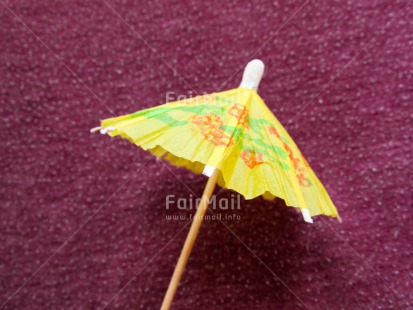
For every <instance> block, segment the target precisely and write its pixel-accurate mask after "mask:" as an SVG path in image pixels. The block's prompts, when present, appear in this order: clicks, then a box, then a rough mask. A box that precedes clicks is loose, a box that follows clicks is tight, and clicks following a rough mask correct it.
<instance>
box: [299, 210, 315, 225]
mask: <svg viewBox="0 0 413 310" xmlns="http://www.w3.org/2000/svg"><path fill="white" fill-rule="evenodd" d="M301 214H302V215H303V218H304V221H306V222H307V223H311V224H313V223H314V222H313V219H312V218H311V215H310V211H309V210H308V209H307V208H302V209H301Z"/></svg>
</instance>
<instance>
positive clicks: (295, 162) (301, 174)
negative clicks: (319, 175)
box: [268, 126, 311, 187]
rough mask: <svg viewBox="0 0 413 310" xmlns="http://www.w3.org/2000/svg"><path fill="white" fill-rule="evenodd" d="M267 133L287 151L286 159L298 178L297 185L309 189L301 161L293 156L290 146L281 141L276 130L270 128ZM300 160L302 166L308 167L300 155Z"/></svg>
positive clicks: (308, 182)
mask: <svg viewBox="0 0 413 310" xmlns="http://www.w3.org/2000/svg"><path fill="white" fill-rule="evenodd" d="M268 131H269V132H270V134H272V135H275V136H276V137H277V138H278V139H279V140H280V141H281V142H282V144H283V146H284V149H285V150H286V151H287V153H288V157H289V158H290V160H291V162H292V163H293V168H294V171H295V173H296V175H297V178H298V183H300V186H302V187H309V186H311V182H310V180H309V179H308V178H307V176H306V171H305V168H304V167H303V166H302V164H301V161H300V159H299V158H298V157H296V156H295V155H294V152H293V150H292V149H291V148H290V146H289V145H288V144H287V143H286V142H285V141H283V140H282V139H281V136H280V134H279V133H278V131H277V129H275V128H274V127H272V126H270V127H269V128H268ZM301 158H302V160H303V162H304V165H305V166H307V167H309V165H308V163H307V161H306V160H305V158H304V157H303V156H302V155H301Z"/></svg>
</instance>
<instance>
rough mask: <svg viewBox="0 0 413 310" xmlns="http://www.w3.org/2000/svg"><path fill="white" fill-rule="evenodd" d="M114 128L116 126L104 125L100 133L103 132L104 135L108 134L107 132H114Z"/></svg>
mask: <svg viewBox="0 0 413 310" xmlns="http://www.w3.org/2000/svg"><path fill="white" fill-rule="evenodd" d="M114 130H115V128H114V127H104V128H102V129H101V130H100V133H101V134H102V135H106V134H107V133H109V132H112V131H114Z"/></svg>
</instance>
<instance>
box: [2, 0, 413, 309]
mask: <svg viewBox="0 0 413 310" xmlns="http://www.w3.org/2000/svg"><path fill="white" fill-rule="evenodd" d="M410 2H411V1H334V2H333V1H304V0H303V1H257V2H256V3H252V2H250V1H243V2H240V3H237V2H235V1H229V2H223V1H205V2H202V1H159V2H152V1H145V2H142V1H140V2H139V1H128V0H124V1H112V0H103V1H23V0H22V1H9V0H6V1H3V0H1V1H0V21H1V24H0V42H1V49H0V78H1V90H0V104H1V105H0V109H1V130H0V134H1V140H0V143H1V162H0V169H1V170H0V172H1V186H0V203H1V228H0V230H1V231H0V251H1V253H0V254H1V255H0V274H1V276H0V286H1V289H0V296H1V301H0V303H1V305H2V306H0V307H2V309H3V308H4V309H103V308H105V307H107V309H115V308H119V309H138V308H139V309H157V308H159V307H160V304H161V302H162V299H163V296H164V293H165V290H166V288H167V286H168V283H169V280H170V277H171V274H172V272H173V268H174V265H175V263H176V261H177V259H178V256H179V253H180V250H181V248H182V245H183V242H184V239H185V236H186V234H187V232H188V229H189V226H188V225H187V224H188V223H189V221H187V220H175V221H168V220H167V219H166V215H173V214H175V215H185V216H189V215H190V214H193V213H194V211H193V210H179V209H178V208H177V207H176V206H173V207H172V208H171V209H170V210H166V208H165V197H166V196H167V195H168V194H176V195H177V197H178V198H179V197H182V198H187V197H189V196H190V195H193V193H195V194H196V195H200V194H201V193H202V190H203V187H204V185H205V183H206V177H204V176H202V175H193V174H191V173H189V172H186V171H185V170H183V169H178V168H174V167H171V166H169V165H166V164H165V165H164V164H163V163H161V162H157V161H156V160H155V159H154V158H151V156H150V155H149V154H148V153H145V152H144V151H142V150H140V149H139V148H137V147H135V146H134V145H131V144H130V143H128V142H127V141H124V140H121V139H110V138H108V137H104V136H101V135H97V134H95V135H91V134H90V133H89V129H90V128H92V127H94V126H97V125H98V124H99V123H98V121H99V120H100V119H103V118H108V117H111V116H115V115H121V114H125V113H130V112H134V111H136V110H139V109H142V108H148V107H152V106H154V105H157V104H161V103H163V102H165V100H166V94H167V93H168V92H172V93H173V94H175V95H186V96H190V95H195V94H197V93H199V94H200V93H204V92H213V91H218V90H222V89H229V88H233V87H236V86H237V85H238V83H239V82H240V80H241V75H242V70H243V67H244V65H245V63H246V62H247V61H248V60H251V59H253V58H260V59H262V60H263V61H264V63H265V64H266V72H265V76H264V78H263V80H262V83H261V86H260V89H259V92H260V94H261V96H262V97H263V99H264V100H265V101H266V103H267V104H268V106H269V107H270V109H271V110H272V111H273V112H274V113H275V114H276V115H277V117H278V118H279V120H280V121H281V122H282V123H283V124H284V125H285V126H286V128H287V130H288V131H289V132H290V134H291V135H292V137H293V138H294V139H295V141H296V142H297V144H298V146H299V147H300V149H301V150H302V152H303V153H304V154H305V156H306V157H307V159H308V161H309V162H310V164H311V165H312V166H313V168H314V170H315V171H316V173H317V174H318V175H319V177H320V179H321V180H322V181H323V182H324V184H325V186H326V188H327V190H328V191H329V193H330V195H331V197H332V199H333V201H334V202H335V203H336V205H337V208H338V209H339V211H340V214H341V216H342V218H343V224H341V225H340V224H339V223H337V221H335V220H333V219H330V218H325V217H317V218H315V223H314V224H313V225H311V224H306V223H304V222H303V220H302V218H301V216H300V215H299V214H297V213H296V212H295V211H294V210H293V209H290V208H286V207H283V206H282V202H280V201H278V202H277V201H276V202H266V201H264V200H262V199H261V198H258V199H255V200H252V201H243V202H242V209H241V210H235V211H232V210H228V211H225V212H223V213H225V214H235V215H237V216H239V217H240V219H239V220H232V221H230V220H226V221H223V223H222V222H220V221H217V220H215V221H214V220H210V221H205V222H204V223H203V225H202V227H201V231H200V234H199V236H198V239H197V241H196V244H195V247H194V249H193V252H192V254H191V257H190V259H189V263H188V266H187V269H186V271H185V273H184V276H183V278H182V282H181V285H180V287H179V290H178V293H177V295H176V298H175V300H174V303H173V305H174V309H409V308H410V309H411V307H412V304H413V295H412V277H413V273H412V266H413V260H412V255H413V250H412V245H411V243H412V238H413V236H412V229H411V225H412V220H413V215H412V201H413V198H412V193H411V185H412V173H411V169H412V168H411V167H412V157H411V156H412V155H411V148H412V134H413V132H412V122H413V119H412V117H413V109H412V99H413V87H412V78H413V31H412V29H413V28H412V27H413V3H410ZM148 160H149V161H148ZM218 191H219V189H217V190H216V192H218ZM231 194H232V193H231V192H229V191H222V192H221V193H220V194H219V197H221V198H231Z"/></svg>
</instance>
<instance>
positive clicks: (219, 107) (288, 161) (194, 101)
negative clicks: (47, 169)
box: [92, 60, 339, 309]
mask: <svg viewBox="0 0 413 310" xmlns="http://www.w3.org/2000/svg"><path fill="white" fill-rule="evenodd" d="M263 72H264V64H263V63H262V62H261V61H260V60H253V61H251V62H249V63H248V65H247V67H246V69H245V71H244V75H243V79H242V82H241V85H240V86H239V87H238V88H236V89H231V90H228V91H223V92H218V93H214V94H209V95H203V96H198V97H194V98H190V99H185V100H181V101H175V102H170V103H166V104H164V105H161V106H157V107H154V108H150V109H146V110H142V111H138V112H135V113H132V114H127V115H124V116H120V117H115V118H109V119H106V120H103V121H102V122H101V126H100V127H96V128H94V129H92V132H94V131H98V130H100V132H101V133H104V134H105V133H108V134H109V135H110V136H121V137H123V138H126V139H128V140H129V141H131V142H132V143H134V144H136V145H138V146H140V147H142V148H143V149H144V150H148V151H150V152H151V153H152V154H154V155H155V156H157V157H158V158H162V159H165V160H167V161H169V162H170V163H171V164H173V165H175V166H179V167H186V168H187V169H189V170H191V171H193V172H195V173H204V174H205V175H207V176H209V180H208V182H207V185H206V187H205V190H204V193H203V195H202V198H201V201H200V203H199V206H198V208H197V211H196V215H195V217H194V220H193V222H192V226H191V229H190V231H189V234H188V236H187V239H186V241H185V244H184V247H183V250H182V253H181V256H180V257H179V260H178V263H177V266H176V268H175V271H174V274H173V276H172V280H171V282H170V285H169V288H168V291H167V293H166V295H165V299H164V301H163V304H162V309H169V307H170V305H171V303H172V299H173V296H174V294H175V292H176V289H177V287H178V284H179V280H180V278H181V275H182V273H183V270H184V268H185V265H186V262H187V260H188V257H189V254H190V251H191V249H192V246H193V244H194V241H195V238H196V236H197V233H198V230H199V227H200V225H201V222H202V219H203V217H204V214H205V211H206V210H207V207H208V203H209V201H210V198H211V195H212V192H213V190H214V187H215V184H216V183H218V185H219V186H221V187H223V188H227V189H232V190H234V191H236V192H238V193H240V194H241V195H243V196H244V197H245V198H246V199H252V198H255V197H257V196H260V195H263V196H264V198H266V199H271V198H274V197H279V198H282V199H283V200H284V201H285V203H286V205H287V206H293V207H296V208H299V209H301V212H302V214H303V217H304V220H305V221H307V222H310V223H312V222H313V221H312V218H311V217H312V216H315V215H319V214H324V215H328V216H332V217H337V218H338V219H339V216H338V212H337V209H336V208H335V206H334V204H333V203H332V201H331V199H330V197H329V196H328V194H327V192H326V190H325V188H324V186H323V185H322V184H321V182H320V181H319V179H318V178H317V176H316V175H315V173H314V172H313V170H312V169H311V167H310V166H309V164H308V163H307V161H306V160H305V158H304V157H303V155H302V154H301V152H300V151H299V150H298V148H297V146H296V145H295V143H294V141H293V140H292V139H291V137H290V136H289V135H288V133H287V131H286V130H285V129H284V127H283V126H282V125H281V124H280V122H279V121H278V120H277V119H276V117H275V116H274V115H273V114H272V112H271V111H270V110H269V109H268V107H267V106H266V105H265V103H264V101H263V100H262V99H261V97H260V96H259V95H258V94H257V88H258V84H259V82H260V80H261V77H262V75H263Z"/></svg>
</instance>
